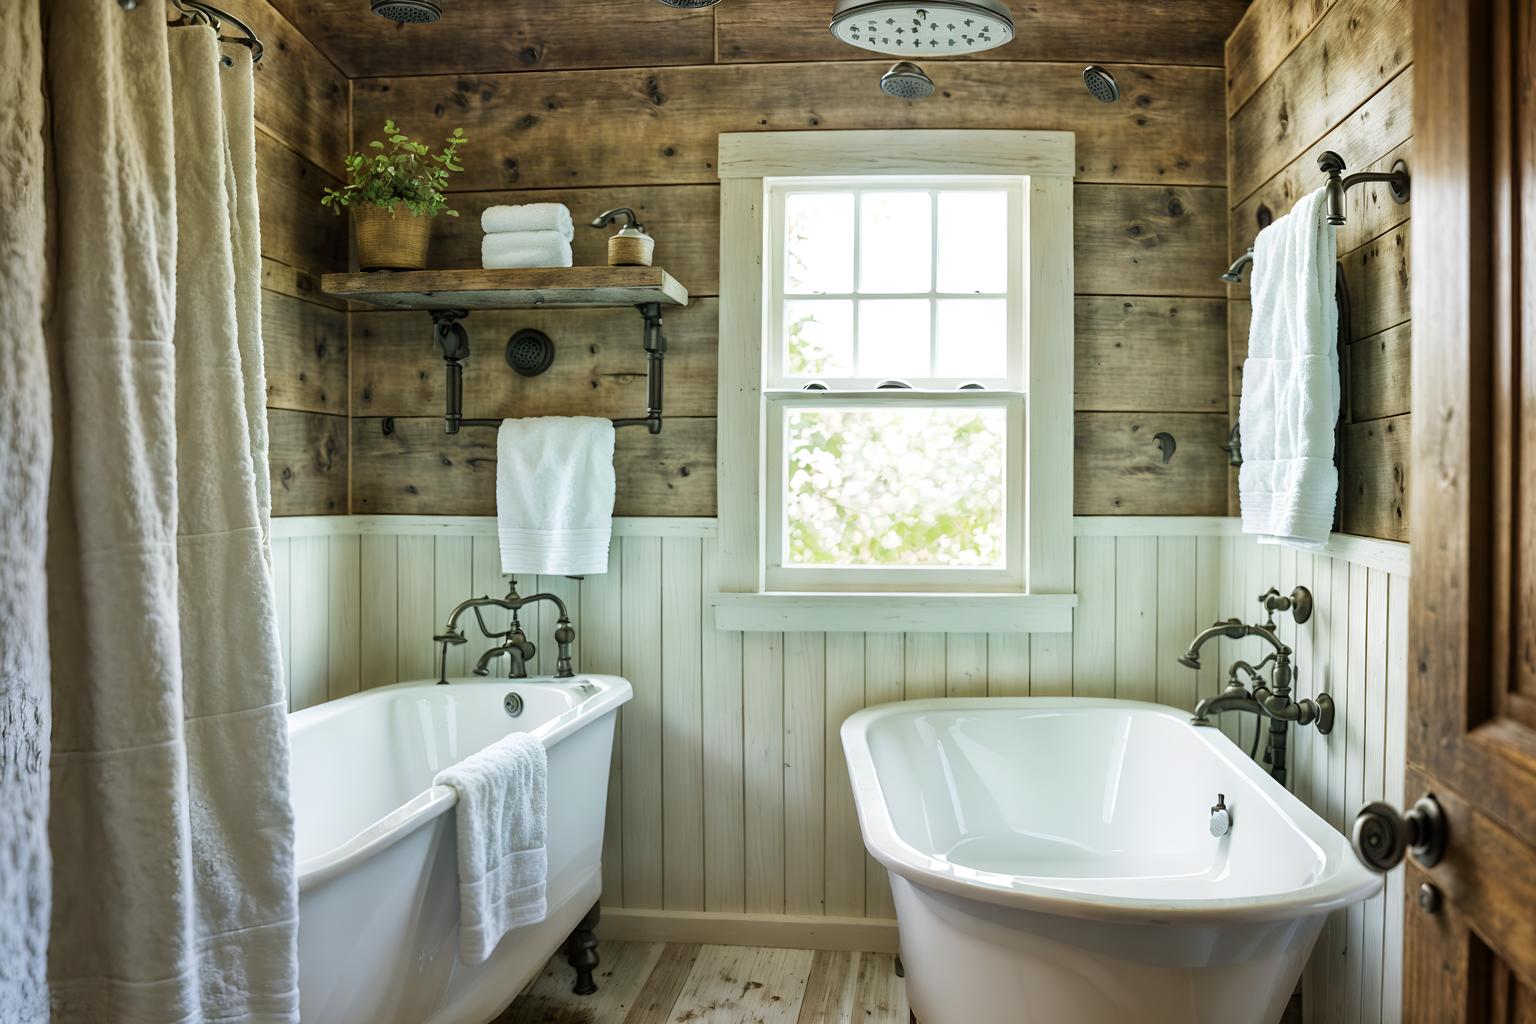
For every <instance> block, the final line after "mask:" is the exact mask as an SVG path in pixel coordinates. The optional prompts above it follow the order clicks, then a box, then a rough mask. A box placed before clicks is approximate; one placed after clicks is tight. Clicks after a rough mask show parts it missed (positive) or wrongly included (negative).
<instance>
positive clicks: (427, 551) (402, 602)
mask: <svg viewBox="0 0 1536 1024" xmlns="http://www.w3.org/2000/svg"><path fill="white" fill-rule="evenodd" d="M436 557H437V545H436V542H435V541H434V539H433V538H431V537H401V538H399V541H398V543H397V545H396V547H395V559H396V570H395V571H396V587H397V588H398V589H397V595H398V598H397V599H398V601H399V605H398V608H397V611H396V615H397V622H398V626H399V632H398V633H396V634H395V646H396V655H395V672H396V673H397V675H398V677H399V678H400V679H401V680H402V681H404V680H408V679H436V678H437V667H436V666H435V665H434V664H433V662H434V661H435V658H434V655H435V654H436V653H437V645H436V644H434V643H433V642H432V638H433V637H434V636H436V635H437V632H438V630H439V629H441V628H442V625H443V624H442V623H441V622H439V621H438V619H437V571H436V569H435V568H434V560H435V559H436Z"/></svg>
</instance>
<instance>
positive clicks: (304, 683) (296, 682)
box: [288, 537, 331, 711]
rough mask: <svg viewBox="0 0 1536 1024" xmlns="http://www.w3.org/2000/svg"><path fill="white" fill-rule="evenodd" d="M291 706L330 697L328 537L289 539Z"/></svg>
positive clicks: (295, 707) (295, 709)
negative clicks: (328, 684)
mask: <svg viewBox="0 0 1536 1024" xmlns="http://www.w3.org/2000/svg"><path fill="white" fill-rule="evenodd" d="M288 543H289V545H290V546H289V559H290V564H289V568H288V580H289V584H290V586H291V587H292V588H293V591H292V595H291V596H290V597H289V601H288V604H289V614H290V616H291V618H290V622H289V627H288V628H289V636H290V637H291V638H292V641H291V642H292V649H291V650H290V652H289V657H288V706H289V707H290V708H291V709H292V710H294V711H297V710H299V709H300V708H307V707H310V706H311V705H314V704H319V703H321V702H323V701H324V700H326V698H327V694H326V679H327V677H328V676H329V675H330V670H331V666H330V649H329V646H328V642H329V641H328V638H329V635H330V625H331V621H330V617H331V616H330V583H331V578H330V577H331V573H330V559H329V557H328V555H327V552H326V539H325V538H324V537H294V538H293V539H292V540H290V541H289V542H288Z"/></svg>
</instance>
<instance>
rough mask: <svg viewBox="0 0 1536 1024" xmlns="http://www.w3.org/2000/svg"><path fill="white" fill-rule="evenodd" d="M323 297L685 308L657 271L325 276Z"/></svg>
mask: <svg viewBox="0 0 1536 1024" xmlns="http://www.w3.org/2000/svg"><path fill="white" fill-rule="evenodd" d="M321 288H322V289H323V290H324V291H325V292H326V294H328V295H334V296H336V297H338V298H342V299H351V300H352V301H354V302H366V303H368V304H370V305H373V306H379V307H381V308H383V309H465V310H468V309H533V308H539V309H549V308H555V307H561V306H569V307H579V306H586V307H593V306H639V305H644V304H647V303H653V302H654V303H658V304H660V305H663V306H686V305H687V304H688V289H686V288H684V287H683V286H682V285H681V284H679V283H678V281H677V279H676V278H674V277H673V276H672V275H671V274H669V273H667V272H666V271H665V270H662V269H661V268H660V267H555V268H549V269H537V270H478V269H471V270H398V271H396V270H379V271H374V272H372V273H367V274H326V275H325V276H324V278H322V279H321Z"/></svg>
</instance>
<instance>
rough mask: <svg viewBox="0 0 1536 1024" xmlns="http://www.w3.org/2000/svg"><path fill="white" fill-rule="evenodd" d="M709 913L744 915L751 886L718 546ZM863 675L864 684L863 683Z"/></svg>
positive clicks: (711, 552) (705, 741)
mask: <svg viewBox="0 0 1536 1024" xmlns="http://www.w3.org/2000/svg"><path fill="white" fill-rule="evenodd" d="M703 549H704V550H703V576H704V605H703V611H702V614H703V620H702V624H701V626H700V628H701V630H702V632H703V662H704V688H703V693H702V694H701V704H702V714H703V720H704V735H703V737H702V740H701V742H700V746H701V747H702V748H703V757H704V909H705V910H712V911H719V912H722V913H740V912H741V911H742V910H743V908H744V906H745V903H744V900H745V896H746V893H745V884H746V821H745V812H744V811H743V807H742V800H743V792H742V787H743V781H742V763H743V759H742V745H741V744H742V708H741V671H742V661H741V646H742V636H741V634H740V633H731V632H722V631H720V630H717V629H715V612H714V609H713V608H712V607H711V606H710V604H709V595H710V594H713V593H715V591H716V589H717V587H718V586H719V571H720V566H719V563H720V555H719V547H718V545H715V544H711V543H709V542H707V541H706V542H705V543H704V545H703ZM862 681H863V679H862V676H861V677H860V682H861V684H862Z"/></svg>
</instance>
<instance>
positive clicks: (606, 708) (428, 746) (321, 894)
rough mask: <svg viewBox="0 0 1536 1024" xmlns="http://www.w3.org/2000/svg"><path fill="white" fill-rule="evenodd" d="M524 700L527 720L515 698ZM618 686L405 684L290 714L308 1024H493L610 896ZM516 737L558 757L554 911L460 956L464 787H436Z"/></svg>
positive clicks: (612, 681) (591, 681) (552, 821)
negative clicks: (478, 961)
mask: <svg viewBox="0 0 1536 1024" xmlns="http://www.w3.org/2000/svg"><path fill="white" fill-rule="evenodd" d="M509 693H516V694H517V695H518V696H519V697H521V698H522V700H523V710H522V713H521V715H520V716H518V717H517V718H512V717H509V716H508V714H507V712H506V711H505V709H504V707H503V701H504V699H505V698H506V695H507V694H509ZM630 695H631V690H630V686H629V683H628V682H626V681H625V680H623V679H619V678H616V677H613V676H579V677H578V678H576V679H571V680H558V681H557V680H551V679H500V680H490V679H479V678H475V679H454V680H452V682H451V684H450V685H448V686H437V685H434V684H433V683H429V682H423V683H401V684H399V685H396V686H386V687H380V688H378V689H375V690H368V691H366V692H364V693H360V694H356V695H354V696H351V697H344V698H342V699H341V700H336V701H331V702H330V703H327V704H321V705H317V706H316V707H312V708H308V709H306V710H304V711H299V712H296V713H295V714H292V715H289V716H288V730H289V735H290V736H291V738H292V742H293V768H292V792H293V806H294V812H295V817H296V819H297V837H296V844H297V857H298V871H299V1001H300V1013H301V1015H302V1017H303V1020H304V1022H305V1024H365V1022H366V1024H485V1022H486V1021H488V1020H490V1019H491V1018H492V1017H494V1016H496V1014H497V1013H499V1012H500V1011H501V1010H502V1009H503V1008H505V1007H506V1006H507V1004H508V1003H510V1002H511V1001H512V998H513V997H514V996H516V995H517V993H518V990H519V989H521V988H522V987H523V985H524V984H526V983H527V981H528V980H529V979H531V978H532V977H533V976H534V975H535V974H537V973H538V971H539V970H540V968H542V967H543V965H544V963H545V962H546V961H547V960H548V959H549V958H550V956H551V955H553V954H554V952H555V950H556V949H557V948H558V947H559V945H560V944H561V943H562V942H563V941H564V940H565V938H566V936H567V935H568V934H569V933H570V932H571V930H572V929H573V928H574V927H575V926H576V924H577V922H579V921H580V920H581V918H582V917H583V916H584V915H585V914H586V913H587V911H588V910H590V909H591V907H592V905H593V904H594V903H596V902H597V898H598V896H599V894H600V892H601V870H600V869H601V857H602V848H603V814H604V809H605V805H606V803H607V796H608V766H609V761H610V757H611V754H612V750H613V723H614V716H615V715H616V714H617V712H618V708H619V706H620V705H621V704H623V703H625V702H626V701H628V700H629V698H630ZM510 732H533V733H534V734H535V735H537V736H539V737H541V738H542V739H543V740H544V745H545V746H546V747H547V748H548V749H549V831H548V841H547V843H548V850H549V887H548V901H549V914H548V916H547V917H546V918H545V920H544V921H543V922H541V923H539V924H536V925H530V926H528V927H526V928H520V929H518V930H516V931H514V932H512V933H510V934H509V935H508V936H507V937H506V938H505V939H503V940H502V942H501V944H500V945H499V946H498V947H497V948H496V951H495V952H494V953H493V954H492V955H491V958H490V960H488V961H487V962H486V963H484V964H482V965H481V966H479V967H475V968H469V967H465V966H464V965H463V964H462V963H460V962H459V959H458V955H457V954H458V871H457V867H456V860H455V854H456V843H455V841H454V821H453V805H454V803H455V800H456V795H455V793H454V791H453V790H451V789H448V788H446V787H442V786H433V785H432V778H433V776H434V775H436V773H437V771H438V770H439V769H441V768H444V767H447V766H448V765H451V764H453V763H455V762H457V761H459V760H461V759H463V758H464V757H466V756H467V755H469V754H471V753H473V752H475V751H476V750H479V749H480V748H482V747H485V746H487V745H489V744H490V743H493V742H495V741H496V740H497V739H500V738H501V737H502V736H505V735H507V734H508V733H510Z"/></svg>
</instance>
